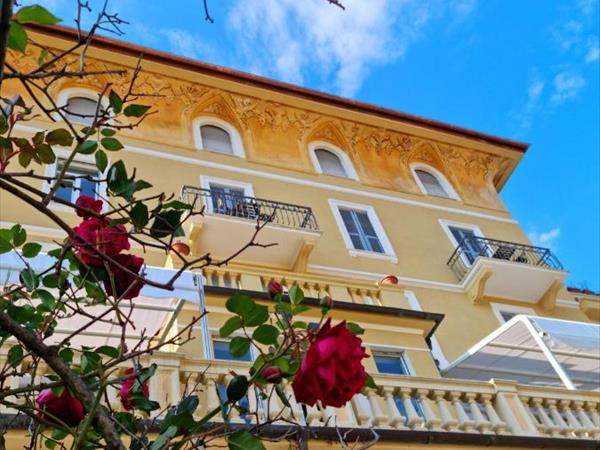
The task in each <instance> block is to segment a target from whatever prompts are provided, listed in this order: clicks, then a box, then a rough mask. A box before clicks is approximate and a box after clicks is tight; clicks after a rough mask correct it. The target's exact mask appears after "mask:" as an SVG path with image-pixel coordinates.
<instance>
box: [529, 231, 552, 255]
mask: <svg viewBox="0 0 600 450" xmlns="http://www.w3.org/2000/svg"><path fill="white" fill-rule="evenodd" d="M528 237H529V240H530V241H531V242H533V244H534V245H537V246H539V247H547V248H549V249H551V250H554V251H556V248H557V241H558V238H559V237H560V228H552V229H551V230H549V231H546V232H541V233H538V232H535V231H532V232H530V233H529V234H528Z"/></svg>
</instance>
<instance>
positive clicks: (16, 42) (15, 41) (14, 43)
mask: <svg viewBox="0 0 600 450" xmlns="http://www.w3.org/2000/svg"><path fill="white" fill-rule="evenodd" d="M8 48H10V49H11V50H16V51H18V52H21V53H25V49H26V48H27V33H26V32H25V29H24V28H23V27H22V26H21V25H19V24H18V23H17V22H14V21H13V22H11V24H10V30H9V31H8Z"/></svg>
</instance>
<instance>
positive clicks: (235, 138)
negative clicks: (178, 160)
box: [192, 116, 246, 158]
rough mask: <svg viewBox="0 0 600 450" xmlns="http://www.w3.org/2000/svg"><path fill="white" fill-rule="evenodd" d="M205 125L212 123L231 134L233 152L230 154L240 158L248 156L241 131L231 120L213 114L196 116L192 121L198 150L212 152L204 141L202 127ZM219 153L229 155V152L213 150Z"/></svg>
mask: <svg viewBox="0 0 600 450" xmlns="http://www.w3.org/2000/svg"><path fill="white" fill-rule="evenodd" d="M203 125H212V126H213V127H217V128H220V129H222V130H223V131H225V132H227V134H229V139H231V150H232V152H233V154H231V155H229V156H237V157H238V158H246V153H245V151H244V144H243V142H242V137H241V136H240V133H239V131H238V130H237V128H235V127H234V126H233V125H231V124H230V123H229V122H226V121H224V120H222V119H218V118H217V117H212V116H201V117H196V118H195V119H194V120H193V121H192V133H193V135H194V145H195V146H196V148H197V149H198V150H202V151H207V152H212V150H211V149H209V148H204V145H203V143H202V133H201V130H200V127H202V126H203ZM213 153H219V154H221V155H227V153H222V152H213Z"/></svg>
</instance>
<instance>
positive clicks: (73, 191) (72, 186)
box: [54, 158, 100, 203]
mask: <svg viewBox="0 0 600 450" xmlns="http://www.w3.org/2000/svg"><path fill="white" fill-rule="evenodd" d="M64 165H65V160H64V159H60V158H59V159H58V160H57V161H56V169H55V174H56V175H58V174H59V173H60V172H61V171H62V169H63V167H64ZM66 175H68V176H70V177H78V178H75V179H66V180H63V181H62V183H61V186H60V187H59V188H58V189H57V190H56V193H55V194H54V197H55V198H60V199H62V200H65V201H67V202H73V203H75V200H77V197H79V196H80V195H87V196H89V197H92V198H98V197H99V194H100V192H99V187H100V185H99V183H98V182H97V181H95V180H96V179H98V178H99V177H100V173H99V172H98V169H97V168H96V166H95V165H93V164H87V163H84V162H77V161H73V162H72V163H71V164H70V165H69V168H68V169H67V172H66ZM86 177H87V178H86Z"/></svg>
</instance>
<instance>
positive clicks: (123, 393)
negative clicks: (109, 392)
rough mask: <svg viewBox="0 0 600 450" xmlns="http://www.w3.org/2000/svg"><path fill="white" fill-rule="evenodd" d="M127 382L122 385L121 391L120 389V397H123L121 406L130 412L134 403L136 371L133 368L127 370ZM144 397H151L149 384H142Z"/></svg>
mask: <svg viewBox="0 0 600 450" xmlns="http://www.w3.org/2000/svg"><path fill="white" fill-rule="evenodd" d="M125 375H126V378H125V381H123V384H122V385H121V389H119V397H121V404H122V405H123V408H124V409H125V410H126V411H130V410H132V409H133V402H132V399H131V396H132V395H133V394H134V392H133V386H134V385H135V370H134V369H132V368H131V367H130V368H128V369H125ZM142 395H143V396H144V397H146V398H149V397H150V389H149V388H148V383H143V384H142Z"/></svg>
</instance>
